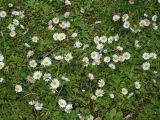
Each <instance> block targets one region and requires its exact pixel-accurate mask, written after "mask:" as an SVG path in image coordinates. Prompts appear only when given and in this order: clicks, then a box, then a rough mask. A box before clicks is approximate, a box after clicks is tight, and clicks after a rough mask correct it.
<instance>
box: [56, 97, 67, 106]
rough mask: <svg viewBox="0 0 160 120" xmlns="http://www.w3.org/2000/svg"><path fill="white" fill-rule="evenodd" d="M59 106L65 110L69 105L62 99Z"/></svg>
mask: <svg viewBox="0 0 160 120" xmlns="http://www.w3.org/2000/svg"><path fill="white" fill-rule="evenodd" d="M58 105H59V106H60V107H61V108H65V107H66V105H67V103H66V101H65V100H64V99H60V100H59V101H58Z"/></svg>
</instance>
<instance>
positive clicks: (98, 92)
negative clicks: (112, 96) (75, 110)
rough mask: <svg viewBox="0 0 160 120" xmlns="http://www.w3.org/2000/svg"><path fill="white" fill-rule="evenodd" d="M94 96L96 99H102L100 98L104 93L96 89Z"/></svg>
mask: <svg viewBox="0 0 160 120" xmlns="http://www.w3.org/2000/svg"><path fill="white" fill-rule="evenodd" d="M95 95H96V96H97V97H102V96H103V95H104V92H103V90H102V89H97V90H96V91H95Z"/></svg>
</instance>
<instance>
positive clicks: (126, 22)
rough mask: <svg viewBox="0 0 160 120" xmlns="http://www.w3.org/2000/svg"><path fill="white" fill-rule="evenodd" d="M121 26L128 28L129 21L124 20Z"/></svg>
mask: <svg viewBox="0 0 160 120" xmlns="http://www.w3.org/2000/svg"><path fill="white" fill-rule="evenodd" d="M123 27H124V28H126V29H127V28H129V27H130V23H129V22H128V21H125V22H124V23H123Z"/></svg>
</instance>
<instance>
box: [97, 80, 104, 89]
mask: <svg viewBox="0 0 160 120" xmlns="http://www.w3.org/2000/svg"><path fill="white" fill-rule="evenodd" d="M104 85H105V81H104V80H103V79H101V80H99V81H98V87H103V86H104Z"/></svg>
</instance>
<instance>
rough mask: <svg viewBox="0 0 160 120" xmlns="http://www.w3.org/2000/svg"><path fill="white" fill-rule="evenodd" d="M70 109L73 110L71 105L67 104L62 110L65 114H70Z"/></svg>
mask: <svg viewBox="0 0 160 120" xmlns="http://www.w3.org/2000/svg"><path fill="white" fill-rule="evenodd" d="M72 108H73V107H72V104H67V105H66V106H65V110H64V111H65V112H66V113H70V112H71V110H72Z"/></svg>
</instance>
